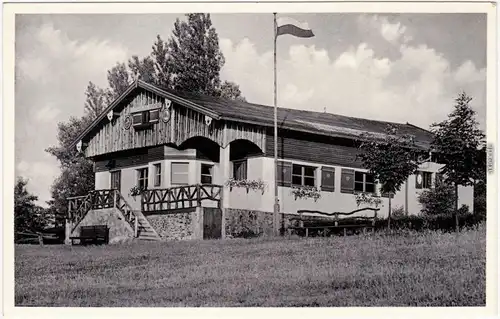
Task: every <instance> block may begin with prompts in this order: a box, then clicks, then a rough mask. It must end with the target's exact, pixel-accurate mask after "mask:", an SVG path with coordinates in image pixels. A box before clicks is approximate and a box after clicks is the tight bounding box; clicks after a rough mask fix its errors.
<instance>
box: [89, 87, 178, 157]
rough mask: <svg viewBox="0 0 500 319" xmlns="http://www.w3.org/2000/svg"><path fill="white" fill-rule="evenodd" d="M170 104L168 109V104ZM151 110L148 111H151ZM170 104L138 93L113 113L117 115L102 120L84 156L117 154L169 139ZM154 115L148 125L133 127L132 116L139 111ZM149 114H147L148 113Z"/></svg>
mask: <svg viewBox="0 0 500 319" xmlns="http://www.w3.org/2000/svg"><path fill="white" fill-rule="evenodd" d="M169 104H170V107H168V105H169ZM150 109H151V110H150ZM171 109H172V106H171V102H169V101H166V99H165V98H163V97H161V96H159V95H156V94H154V93H152V92H148V91H146V90H138V91H137V92H135V93H133V94H131V96H130V97H129V98H127V99H125V100H124V101H123V104H122V105H121V107H118V108H117V110H116V111H115V113H117V114H116V116H114V117H113V118H112V119H111V120H109V117H108V118H107V119H105V120H103V123H102V124H101V125H98V126H97V127H96V129H95V130H94V131H93V132H92V133H91V134H89V136H88V137H87V139H88V141H87V148H86V149H85V150H84V152H85V155H86V156H87V157H94V156H97V155H102V154H105V153H112V152H118V151H123V150H128V149H133V148H140V147H148V146H155V145H160V144H165V143H169V142H170V140H171V131H172V130H171V125H172V124H171V121H170V117H171V114H170V112H171ZM149 111H152V112H151V113H156V111H157V112H158V113H157V114H158V115H159V116H157V118H156V120H154V118H155V115H153V116H152V118H153V120H151V122H150V123H148V125H144V126H143V127H136V126H134V117H136V116H137V115H141V112H149ZM148 114H149V113H148Z"/></svg>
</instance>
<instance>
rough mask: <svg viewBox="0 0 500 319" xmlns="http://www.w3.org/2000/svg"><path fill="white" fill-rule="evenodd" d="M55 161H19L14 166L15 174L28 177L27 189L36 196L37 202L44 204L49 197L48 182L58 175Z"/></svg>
mask: <svg viewBox="0 0 500 319" xmlns="http://www.w3.org/2000/svg"><path fill="white" fill-rule="evenodd" d="M54 162H55V161H50V159H49V160H48V161H43V160H42V161H32V162H28V161H24V160H23V161H20V162H19V163H18V164H17V166H16V176H22V177H24V178H27V179H28V185H27V189H28V191H30V192H31V193H33V194H35V195H36V196H38V204H39V205H43V206H46V204H45V202H46V201H48V200H49V199H50V198H51V195H50V184H48V182H51V181H53V180H54V179H55V178H56V177H57V176H58V175H59V169H58V167H57V165H55V163H54Z"/></svg>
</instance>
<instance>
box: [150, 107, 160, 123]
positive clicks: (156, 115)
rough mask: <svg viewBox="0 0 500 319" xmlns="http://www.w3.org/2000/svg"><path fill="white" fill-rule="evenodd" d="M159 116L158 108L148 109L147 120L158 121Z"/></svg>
mask: <svg viewBox="0 0 500 319" xmlns="http://www.w3.org/2000/svg"><path fill="white" fill-rule="evenodd" d="M159 117H160V110H159V109H156V110H151V111H149V122H151V123H156V122H158V119H159Z"/></svg>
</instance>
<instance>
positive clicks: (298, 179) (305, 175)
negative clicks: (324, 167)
mask: <svg viewBox="0 0 500 319" xmlns="http://www.w3.org/2000/svg"><path fill="white" fill-rule="evenodd" d="M315 172H316V168H315V167H312V166H305V165H297V164H293V165H292V184H293V185H296V186H312V187H314V186H316V183H315Z"/></svg>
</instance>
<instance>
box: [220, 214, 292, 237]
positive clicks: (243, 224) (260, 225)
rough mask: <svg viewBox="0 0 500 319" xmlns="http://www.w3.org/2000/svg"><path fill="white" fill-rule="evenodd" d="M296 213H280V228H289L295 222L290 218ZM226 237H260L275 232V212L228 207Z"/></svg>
mask: <svg viewBox="0 0 500 319" xmlns="http://www.w3.org/2000/svg"><path fill="white" fill-rule="evenodd" d="M292 217H297V215H294V214H284V213H281V214H279V223H280V229H282V231H283V229H287V228H288V226H290V225H291V224H292V223H293V222H292V221H290V218H292ZM224 219H225V230H226V237H228V238H238V237H244V238H248V237H260V236H271V235H272V234H273V213H272V212H263V211H258V210H246V209H231V208H228V209H226V212H225V217H224Z"/></svg>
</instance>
